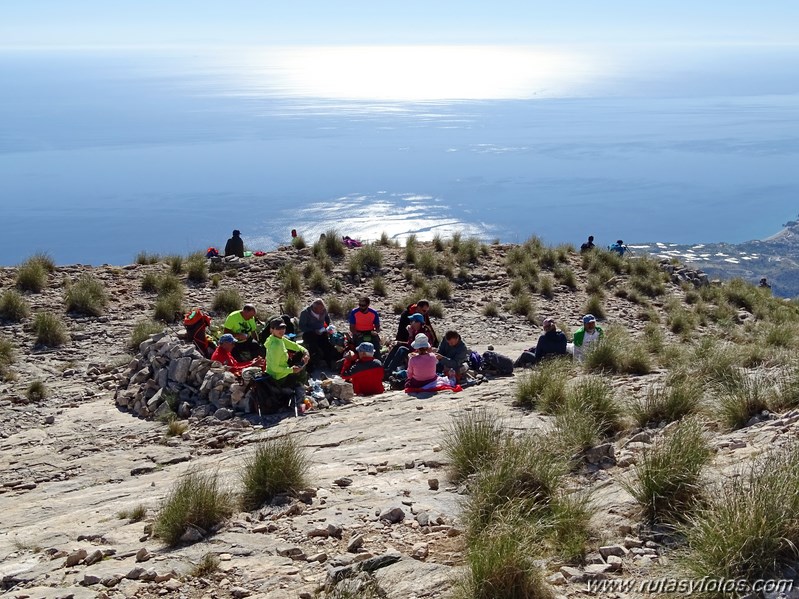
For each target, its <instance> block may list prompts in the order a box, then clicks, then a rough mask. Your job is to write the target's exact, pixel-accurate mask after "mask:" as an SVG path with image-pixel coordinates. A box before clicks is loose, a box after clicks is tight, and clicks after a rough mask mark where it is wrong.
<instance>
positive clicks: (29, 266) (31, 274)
mask: <svg viewBox="0 0 799 599" xmlns="http://www.w3.org/2000/svg"><path fill="white" fill-rule="evenodd" d="M15 284H16V287H17V289H19V290H20V291H29V292H31V293H40V292H41V291H42V290H43V289H44V288H45V287H46V286H47V270H46V269H45V267H44V266H42V265H41V264H40V263H39V262H36V261H34V260H33V259H32V258H29V259H28V260H27V261H25V262H23V263H22V264H20V265H19V266H18V267H17V279H16V283H15Z"/></svg>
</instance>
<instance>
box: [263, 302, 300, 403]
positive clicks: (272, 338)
mask: <svg viewBox="0 0 799 599" xmlns="http://www.w3.org/2000/svg"><path fill="white" fill-rule="evenodd" d="M269 333H270V335H269V337H267V339H266V341H265V342H264V347H265V348H266V373H267V374H268V375H269V376H271V377H272V378H273V379H274V380H275V382H276V383H277V384H278V385H280V386H281V387H292V388H293V389H294V391H295V401H296V402H297V405H299V404H301V403H302V400H303V399H304V398H305V381H306V380H307V379H308V373H307V371H306V370H305V365H306V364H308V360H309V359H310V358H309V356H308V352H306V351H305V350H303V348H302V346H300V345H298V344H296V343H294V342H293V341H292V340H290V339H287V338H286V337H285V335H286V323H285V321H284V320H283V319H282V318H273V319H272V320H270V321H269ZM289 352H291V355H290V354H289Z"/></svg>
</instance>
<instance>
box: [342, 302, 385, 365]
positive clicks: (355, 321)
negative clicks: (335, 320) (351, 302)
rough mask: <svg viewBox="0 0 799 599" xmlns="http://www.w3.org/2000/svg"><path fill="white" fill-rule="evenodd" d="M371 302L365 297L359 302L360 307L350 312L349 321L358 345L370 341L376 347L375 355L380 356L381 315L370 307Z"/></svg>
mask: <svg viewBox="0 0 799 599" xmlns="http://www.w3.org/2000/svg"><path fill="white" fill-rule="evenodd" d="M369 303H370V300H369V298H368V297H366V296H364V297H362V298H361V299H359V300H358V307H357V308H353V309H352V311H351V312H350V315H349V318H348V321H349V323H350V333H352V340H353V342H354V343H355V344H356V345H360V344H361V343H363V342H364V341H368V342H369V343H371V344H372V345H374V346H375V354H377V355H378V356H379V355H380V336H379V333H380V314H378V313H377V310H374V309H373V308H370V307H369Z"/></svg>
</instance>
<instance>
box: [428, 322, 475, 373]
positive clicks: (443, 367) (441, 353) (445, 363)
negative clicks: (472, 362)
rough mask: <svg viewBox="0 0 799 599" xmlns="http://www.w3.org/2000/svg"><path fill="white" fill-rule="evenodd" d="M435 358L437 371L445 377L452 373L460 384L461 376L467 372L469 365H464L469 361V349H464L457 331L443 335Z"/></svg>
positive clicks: (464, 346)
mask: <svg viewBox="0 0 799 599" xmlns="http://www.w3.org/2000/svg"><path fill="white" fill-rule="evenodd" d="M435 356H436V359H437V360H438V371H439V372H443V373H445V374H447V376H449V375H450V372H451V371H452V373H454V376H455V380H456V381H457V382H460V381H461V378H462V377H463V375H464V374H466V371H467V370H469V365H468V364H467V363H466V361H467V360H468V359H469V348H468V347H466V344H465V343H464V342H463V339H461V336H460V333H458V332H457V331H447V332H446V333H444V339H442V340H441V345H439V346H438V353H436V354H435ZM450 378H451V377H450Z"/></svg>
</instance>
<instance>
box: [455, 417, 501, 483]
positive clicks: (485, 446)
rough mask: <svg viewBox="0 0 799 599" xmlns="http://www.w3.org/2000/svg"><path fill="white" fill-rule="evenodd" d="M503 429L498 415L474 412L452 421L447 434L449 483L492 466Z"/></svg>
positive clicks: (499, 445)
mask: <svg viewBox="0 0 799 599" xmlns="http://www.w3.org/2000/svg"><path fill="white" fill-rule="evenodd" d="M503 437H504V432H503V427H502V425H501V423H499V422H498V418H497V416H496V414H493V413H490V412H487V411H486V410H482V409H479V410H472V411H470V412H465V413H464V414H463V415H462V416H459V417H456V418H453V420H452V422H451V423H450V425H449V428H448V429H447V432H446V433H445V434H444V439H443V446H444V451H445V453H446V455H447V457H448V458H449V462H450V471H449V476H450V480H452V481H455V482H460V481H462V480H464V479H465V478H467V477H468V476H470V475H471V474H474V473H475V472H477V471H478V470H480V469H481V468H484V467H487V466H489V465H490V464H491V462H492V460H493V459H494V458H495V456H496V455H497V453H498V452H499V450H500V447H501V445H502V440H503Z"/></svg>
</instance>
